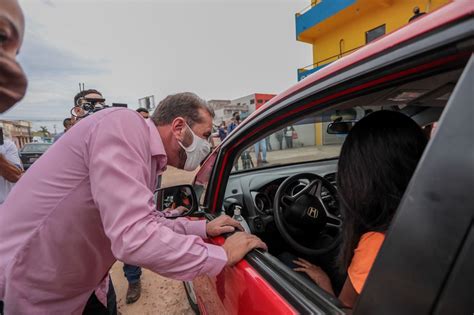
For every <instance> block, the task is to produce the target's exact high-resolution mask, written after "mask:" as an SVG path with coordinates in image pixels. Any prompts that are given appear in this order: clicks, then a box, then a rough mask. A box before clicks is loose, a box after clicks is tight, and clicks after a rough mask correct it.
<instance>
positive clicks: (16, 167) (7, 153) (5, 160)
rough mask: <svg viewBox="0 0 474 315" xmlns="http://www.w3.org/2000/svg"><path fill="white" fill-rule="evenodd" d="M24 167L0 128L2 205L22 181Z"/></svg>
mask: <svg viewBox="0 0 474 315" xmlns="http://www.w3.org/2000/svg"><path fill="white" fill-rule="evenodd" d="M22 173H23V167H22V165H21V160H20V157H19V155H18V150H17V148H16V145H15V143H14V142H13V141H11V140H9V139H4V135H3V129H2V128H1V127H0V204H2V203H3V202H4V201H5V199H6V198H7V195H8V193H9V192H10V190H11V189H12V188H13V185H14V184H15V183H16V182H17V181H18V180H19V179H20V177H21V174H22Z"/></svg>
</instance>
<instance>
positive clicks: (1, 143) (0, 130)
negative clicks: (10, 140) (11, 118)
mask: <svg viewBox="0 0 474 315" xmlns="http://www.w3.org/2000/svg"><path fill="white" fill-rule="evenodd" d="M3 144H4V142H3V128H2V127H0V145H3Z"/></svg>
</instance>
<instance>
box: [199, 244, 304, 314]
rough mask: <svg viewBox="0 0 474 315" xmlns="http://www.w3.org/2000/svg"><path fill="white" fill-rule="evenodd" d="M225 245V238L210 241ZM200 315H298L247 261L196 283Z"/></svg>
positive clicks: (204, 277) (200, 279) (200, 278)
mask: <svg viewBox="0 0 474 315" xmlns="http://www.w3.org/2000/svg"><path fill="white" fill-rule="evenodd" d="M211 242H212V243H214V244H216V245H222V244H223V243H224V238H222V237H217V238H214V239H213V240H211ZM193 285H194V288H195V291H196V295H197V300H198V305H199V310H200V312H201V314H288V315H289V314H297V312H296V311H295V310H294V309H293V308H292V307H291V306H290V305H289V304H288V303H287V302H286V300H285V299H284V298H283V297H282V296H281V295H280V294H278V292H276V291H275V290H274V289H273V288H272V287H271V286H270V285H269V284H268V282H267V281H265V280H264V279H263V278H262V277H261V276H260V274H259V273H258V272H257V271H255V269H253V268H252V266H250V265H249V264H248V263H247V262H246V261H245V260H242V261H241V262H239V263H238V264H237V265H235V266H234V267H232V268H229V267H226V268H224V270H223V271H222V272H221V273H220V274H219V275H218V276H217V277H207V276H201V277H198V278H196V279H194V281H193Z"/></svg>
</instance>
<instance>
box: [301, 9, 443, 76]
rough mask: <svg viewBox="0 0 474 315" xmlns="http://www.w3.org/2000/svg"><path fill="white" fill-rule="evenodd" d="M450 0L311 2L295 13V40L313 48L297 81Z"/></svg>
mask: <svg viewBox="0 0 474 315" xmlns="http://www.w3.org/2000/svg"><path fill="white" fill-rule="evenodd" d="M448 2H450V1H449V0H311V4H310V5H309V6H308V7H307V8H305V9H304V10H303V11H302V12H300V13H297V14H296V38H297V40H298V41H301V42H305V43H308V44H311V45H312V46H313V63H312V64H311V65H309V66H306V67H303V68H301V69H298V80H301V79H303V78H304V77H306V76H307V75H309V74H311V73H313V72H315V71H317V70H319V69H321V68H322V67H324V66H325V65H327V64H329V63H331V62H333V61H335V60H337V59H339V58H341V57H343V56H345V55H347V54H349V53H351V52H353V51H354V50H356V49H357V48H360V47H362V46H364V45H366V44H367V43H369V42H370V41H372V40H374V39H376V38H377V37H380V36H382V35H384V34H387V33H390V32H392V31H394V30H396V29H398V28H400V27H402V26H404V25H406V24H407V23H408V22H409V20H410V18H412V17H413V16H414V15H415V13H414V9H415V7H418V8H419V12H420V13H419V16H420V17H422V15H421V14H423V13H429V12H431V11H433V10H435V9H437V8H439V7H440V6H442V5H444V4H446V3H448ZM417 16H418V15H417Z"/></svg>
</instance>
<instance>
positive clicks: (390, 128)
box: [294, 111, 427, 308]
mask: <svg viewBox="0 0 474 315" xmlns="http://www.w3.org/2000/svg"><path fill="white" fill-rule="evenodd" d="M426 143H427V137H426V136H425V134H424V133H423V130H422V129H421V127H419V126H418V125H417V124H416V123H415V122H414V121H413V120H412V119H411V118H409V117H408V116H406V115H404V114H402V113H399V112H393V111H378V112H374V113H372V114H369V115H368V116H366V117H364V118H363V119H361V120H360V121H359V122H357V123H356V124H355V125H354V127H353V128H352V130H351V131H350V132H349V134H348V136H347V138H346V140H345V142H344V144H343V146H342V149H341V155H340V157H339V162H338V173H337V186H338V194H339V203H340V205H341V213H342V214H343V218H344V223H343V230H342V244H341V248H340V252H339V256H338V258H337V265H338V267H339V268H340V269H341V271H343V272H344V273H345V272H347V275H348V277H347V278H346V281H345V283H344V286H343V288H342V290H341V293H340V294H339V299H340V301H341V302H342V303H343V304H344V305H345V306H347V307H349V308H352V307H353V306H354V305H355V303H356V301H357V298H358V296H359V294H360V293H361V291H362V289H363V287H364V283H365V280H366V279H367V276H368V274H369V272H370V269H371V267H372V264H373V263H374V261H375V258H376V256H377V253H378V251H379V249H380V247H381V245H382V243H383V241H384V238H385V233H386V231H387V230H388V228H389V226H390V222H391V221H392V218H393V216H394V214H395V212H396V210H397V208H398V204H399V203H400V200H401V198H402V196H403V194H404V192H405V189H406V188H407V185H408V183H409V181H410V178H411V177H412V175H413V172H414V171H415V168H416V166H417V164H418V161H419V159H420V157H421V155H422V153H423V150H424V148H425V146H426ZM294 263H295V264H296V265H297V266H298V267H297V268H295V270H296V271H299V272H303V273H306V274H307V275H308V276H309V277H310V278H311V279H312V280H313V281H314V282H316V284H318V285H319V286H320V287H321V288H323V289H324V290H326V291H327V292H329V293H330V294H332V295H334V291H333V287H332V284H331V280H330V279H329V277H328V276H327V274H326V273H325V272H324V271H323V270H322V269H321V268H320V267H318V266H315V265H313V264H311V263H310V262H308V261H306V260H304V259H302V258H299V259H297V260H295V261H294Z"/></svg>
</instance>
